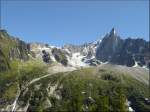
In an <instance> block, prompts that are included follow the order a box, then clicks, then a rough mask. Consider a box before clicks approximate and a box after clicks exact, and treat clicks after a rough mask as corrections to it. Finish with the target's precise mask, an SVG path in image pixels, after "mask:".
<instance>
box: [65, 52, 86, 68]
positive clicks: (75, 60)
mask: <svg viewBox="0 0 150 112" xmlns="http://www.w3.org/2000/svg"><path fill="white" fill-rule="evenodd" d="M84 57H85V56H83V55H81V54H80V53H79V52H77V53H73V54H72V57H69V56H67V58H68V63H69V64H70V65H71V66H74V67H85V66H87V64H85V63H84V62H83V61H82V59H83V58H84Z"/></svg>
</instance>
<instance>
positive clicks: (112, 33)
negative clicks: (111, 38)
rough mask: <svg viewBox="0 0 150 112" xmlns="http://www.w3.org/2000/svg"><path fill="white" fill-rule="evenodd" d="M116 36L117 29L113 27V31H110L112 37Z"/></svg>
mask: <svg viewBox="0 0 150 112" xmlns="http://www.w3.org/2000/svg"><path fill="white" fill-rule="evenodd" d="M115 34H116V30H115V28H114V27H113V28H112V30H111V31H110V35H115Z"/></svg>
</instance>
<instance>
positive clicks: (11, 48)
mask: <svg viewBox="0 0 150 112" xmlns="http://www.w3.org/2000/svg"><path fill="white" fill-rule="evenodd" d="M29 53H30V49H29V45H28V44H27V43H25V42H24V41H22V40H20V39H18V38H14V37H12V36H10V35H9V34H8V33H7V31H6V30H0V61H1V63H0V71H5V70H8V69H9V68H10V66H9V63H10V61H11V60H14V59H19V60H24V61H26V60H28V59H29V56H28V54H29ZM4 66H5V67H4Z"/></svg>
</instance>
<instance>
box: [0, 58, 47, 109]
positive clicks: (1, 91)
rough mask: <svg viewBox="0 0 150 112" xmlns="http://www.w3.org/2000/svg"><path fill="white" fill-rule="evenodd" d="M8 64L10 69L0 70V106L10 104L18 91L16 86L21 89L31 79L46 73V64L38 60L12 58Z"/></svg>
mask: <svg viewBox="0 0 150 112" xmlns="http://www.w3.org/2000/svg"><path fill="white" fill-rule="evenodd" d="M10 66H11V69H10V70H8V71H5V72H0V101H1V102H3V103H2V104H3V105H1V106H0V108H1V107H3V106H6V105H8V104H12V101H14V99H15V97H16V95H17V92H18V91H19V90H18V86H19V88H20V89H23V88H24V87H26V85H27V84H28V83H29V82H30V81H31V80H32V79H34V78H37V77H40V76H42V75H46V74H47V66H46V65H45V64H44V63H42V62H40V61H33V60H30V61H27V62H20V61H18V60H14V61H12V62H11V63H10ZM5 101H7V102H5Z"/></svg>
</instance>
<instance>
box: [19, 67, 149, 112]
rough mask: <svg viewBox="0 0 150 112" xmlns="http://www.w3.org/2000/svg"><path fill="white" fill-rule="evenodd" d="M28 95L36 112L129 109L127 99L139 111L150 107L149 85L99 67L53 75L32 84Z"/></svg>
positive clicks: (147, 109)
mask: <svg viewBox="0 0 150 112" xmlns="http://www.w3.org/2000/svg"><path fill="white" fill-rule="evenodd" d="M135 85H136V86H135ZM37 86H39V89H37ZM54 86H56V88H55V89H54V91H53V92H52V93H53V94H50V95H49V93H50V91H48V90H49V89H48V88H49V87H54ZM50 90H51V89H50ZM26 94H27V95H26V98H27V99H28V100H29V101H30V107H29V110H36V111H39V110H40V111H52V112H55V111H74V112H79V111H92V112H94V111H95V112H97V111H102V112H109V111H113V112H126V111H128V107H127V105H126V100H127V99H128V100H129V101H131V102H132V104H131V106H132V107H133V109H134V110H136V111H140V112H142V111H149V110H150V107H149V106H148V105H147V104H146V103H145V102H144V98H146V97H148V95H149V94H148V85H145V84H143V83H141V82H139V81H138V80H135V79H133V78H132V77H129V75H127V74H121V73H118V72H112V71H109V70H104V69H97V68H85V69H81V70H76V71H73V72H67V73H58V74H54V75H51V76H49V77H47V78H44V79H42V80H40V81H38V82H36V83H34V84H33V85H31V86H30V87H29V90H28V92H27V93H26ZM57 95H58V96H59V97H60V98H58V97H57ZM47 99H48V100H49V101H50V103H51V105H50V104H48V102H47ZM20 100H21V99H20ZM21 101H24V102H27V100H26V101H25V99H22V100H21ZM43 102H44V105H43ZM46 104H47V105H49V106H46Z"/></svg>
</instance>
